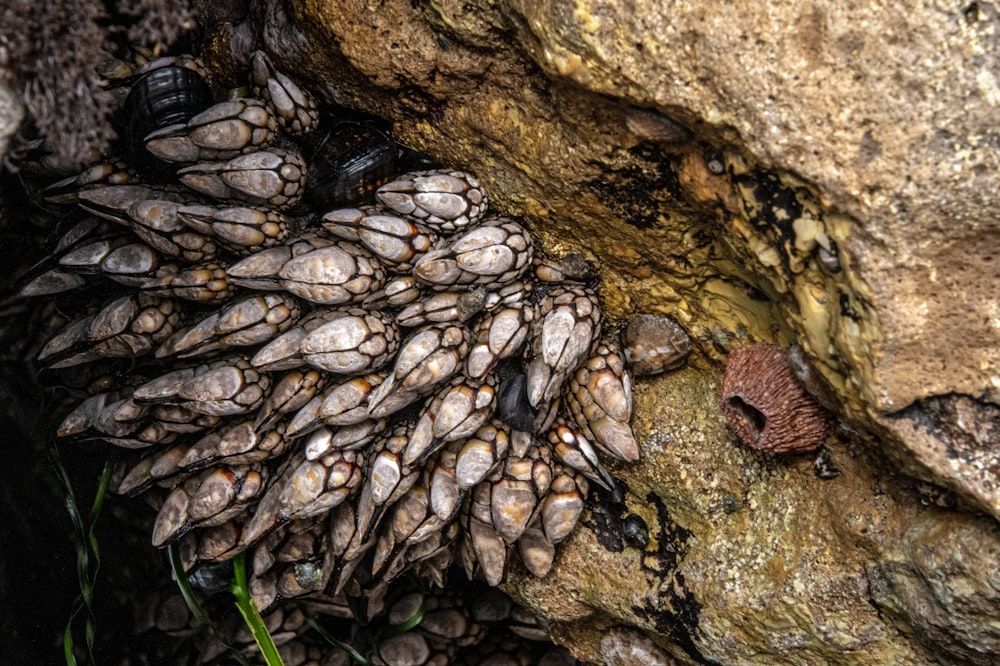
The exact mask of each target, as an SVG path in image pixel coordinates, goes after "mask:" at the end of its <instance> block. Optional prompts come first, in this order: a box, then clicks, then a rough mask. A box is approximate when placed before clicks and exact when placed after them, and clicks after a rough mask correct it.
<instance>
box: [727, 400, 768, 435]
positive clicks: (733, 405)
mask: <svg viewBox="0 0 1000 666" xmlns="http://www.w3.org/2000/svg"><path fill="white" fill-rule="evenodd" d="M726 407H728V408H729V409H731V410H733V411H734V412H736V415H737V417H738V418H740V419H742V420H743V422H744V423H746V424H747V425H749V426H750V427H752V428H753V429H754V430H755V431H756V433H757V434H758V435H759V434H760V433H761V432H763V431H764V427H765V426H766V425H767V417H766V416H765V415H764V412H762V411H760V410H759V409H757V408H756V407H754V406H753V405H751V404H750V403H748V402H746V401H745V400H743V398H741V397H740V396H738V395H734V396H731V397H730V398H729V399H728V400H726Z"/></svg>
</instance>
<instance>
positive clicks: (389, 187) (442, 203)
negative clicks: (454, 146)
mask: <svg viewBox="0 0 1000 666" xmlns="http://www.w3.org/2000/svg"><path fill="white" fill-rule="evenodd" d="M376 197H377V198H378V200H379V202H381V203H382V204H383V205H385V206H388V207H389V208H392V209H393V210H395V211H397V212H399V213H402V214H403V215H406V216H408V217H411V218H413V219H415V220H417V221H419V222H423V223H425V224H427V225H429V226H431V227H433V228H437V229H441V230H442V231H444V232H452V231H455V230H457V229H461V228H463V227H468V226H470V225H472V224H475V223H476V222H478V221H479V220H480V219H481V218H482V216H483V214H484V213H485V212H486V207H487V205H488V200H487V198H486V193H485V192H484V191H483V188H482V187H480V185H479V181H477V180H476V179H475V178H473V177H472V176H471V175H469V174H467V173H465V172H462V171H416V172H413V173H409V174H406V175H404V176H402V177H401V178H399V179H397V180H394V181H392V182H390V183H386V184H385V185H383V186H382V187H380V188H379V189H378V192H377V193H376Z"/></svg>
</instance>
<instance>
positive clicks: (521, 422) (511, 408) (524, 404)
mask: <svg viewBox="0 0 1000 666" xmlns="http://www.w3.org/2000/svg"><path fill="white" fill-rule="evenodd" d="M496 414H497V418H498V419H500V420H501V421H503V422H504V423H506V424H507V425H509V426H510V427H511V428H513V429H514V430H520V431H521V432H531V429H532V428H533V427H534V423H535V412H534V410H533V409H531V403H530V402H529V401H528V376H527V375H525V374H524V373H518V374H515V375H511V376H510V377H508V378H507V380H506V381H504V382H503V383H502V384H501V385H500V390H499V391H498V392H497V409H496Z"/></svg>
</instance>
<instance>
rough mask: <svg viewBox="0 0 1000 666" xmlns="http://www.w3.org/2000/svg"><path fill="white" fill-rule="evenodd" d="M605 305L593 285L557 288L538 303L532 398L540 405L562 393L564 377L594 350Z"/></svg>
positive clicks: (530, 376)
mask: <svg viewBox="0 0 1000 666" xmlns="http://www.w3.org/2000/svg"><path fill="white" fill-rule="evenodd" d="M600 327H601V308H600V304H599V303H598V301H597V294H596V293H594V291H593V290H592V289H589V288H586V287H579V286H565V287H557V288H555V289H553V290H552V291H551V292H550V293H549V295H548V296H547V297H546V298H545V299H543V300H542V301H541V303H539V304H538V306H537V307H536V311H535V318H534V320H533V321H532V324H531V337H532V355H533V358H532V360H531V363H530V364H529V365H528V369H527V374H528V402H529V403H531V406H532V407H536V408H537V407H539V406H540V405H543V404H545V403H547V402H549V401H550V400H552V399H553V398H554V397H556V395H558V393H559V389H560V387H561V386H562V383H563V381H564V380H565V379H566V377H568V376H569V374H570V373H571V372H573V370H575V369H576V367H577V365H578V364H579V363H580V362H581V361H582V360H583V359H584V358H586V355H587V354H589V353H590V350H591V348H592V347H593V344H594V343H595V342H596V340H597V337H598V335H599V334H600Z"/></svg>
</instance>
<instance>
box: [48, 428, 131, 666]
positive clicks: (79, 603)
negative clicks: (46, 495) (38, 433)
mask: <svg viewBox="0 0 1000 666" xmlns="http://www.w3.org/2000/svg"><path fill="white" fill-rule="evenodd" d="M46 453H47V454H48V457H49V462H50V464H51V465H52V468H53V470H55V473H56V477H57V478H58V480H59V484H60V485H61V486H62V489H63V496H64V500H65V502H66V511H67V513H69V518H70V522H71V523H72V524H73V532H74V535H75V541H76V575H77V580H78V582H79V586H80V594H79V595H77V597H76V599H74V600H73V606H72V608H71V609H70V614H69V618H68V619H67V621H66V628H65V629H64V630H63V658H64V659H65V661H66V664H67V665H68V666H76V663H77V661H76V655H75V654H74V653H73V652H74V645H75V644H74V640H73V623H74V622H75V621H76V618H77V616H78V615H79V614H80V612H81V611H83V610H84V609H86V611H87V622H86V624H85V626H84V641H85V644H86V646H87V655H88V657H89V658H90V661H91V663H94V653H93V651H94V639H95V637H96V634H97V618H96V617H95V615H94V609H93V607H92V602H93V599H94V588H95V587H96V585H97V575H98V572H99V571H100V568H101V552H100V547H99V544H98V542H97V535H96V534H94V529H95V528H96V526H97V521H98V519H99V518H100V516H101V509H102V508H103V507H104V499H105V497H107V492H108V485H109V484H110V483H111V474H112V471H113V470H114V464H115V458H116V456H115V453H114V452H111V453H109V454H108V457H107V459H106V460H105V461H104V469H103V470H101V475H100V477H98V481H97V489H96V490H95V491H94V501H93V503H92V504H91V506H90V511H89V513H88V514H87V518H86V520H84V518H83V516H82V515H81V514H80V507H79V503H78V502H77V499H76V493H75V492H74V491H73V484H72V482H71V481H70V478H69V474H67V473H66V468H65V467H63V464H62V459H61V457H60V455H59V448H58V446H57V444H56V442H55V439H50V440H49V442H48V446H47V450H46Z"/></svg>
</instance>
